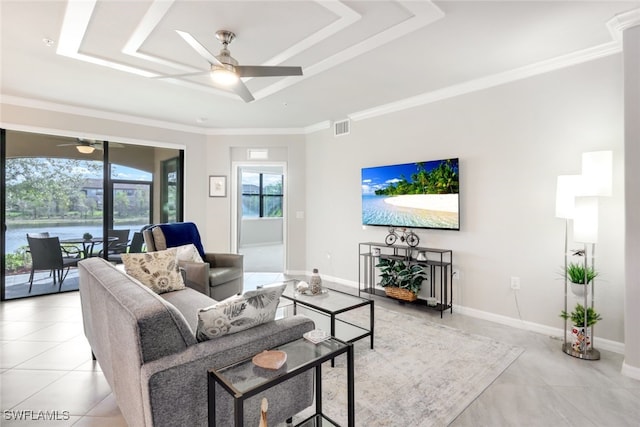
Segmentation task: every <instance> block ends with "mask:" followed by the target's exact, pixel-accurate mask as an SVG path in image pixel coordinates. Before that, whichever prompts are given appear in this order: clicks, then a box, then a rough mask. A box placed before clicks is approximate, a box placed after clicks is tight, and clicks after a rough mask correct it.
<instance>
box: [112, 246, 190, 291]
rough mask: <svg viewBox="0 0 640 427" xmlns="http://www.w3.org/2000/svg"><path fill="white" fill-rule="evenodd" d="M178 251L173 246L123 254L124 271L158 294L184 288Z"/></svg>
mask: <svg viewBox="0 0 640 427" xmlns="http://www.w3.org/2000/svg"><path fill="white" fill-rule="evenodd" d="M176 253H177V249H176V248H171V249H167V250H164V251H156V252H146V253H140V254H136V253H133V254H129V253H127V254H122V262H123V263H124V271H125V272H126V273H127V274H128V275H130V276H132V277H135V278H136V279H138V280H139V281H140V282H142V284H143V285H145V286H148V287H149V288H150V289H151V290H152V291H153V292H155V293H157V294H162V293H165V292H171V291H178V290H180V289H184V288H185V286H184V281H183V280H182V274H180V269H179V268H178V260H177V258H176Z"/></svg>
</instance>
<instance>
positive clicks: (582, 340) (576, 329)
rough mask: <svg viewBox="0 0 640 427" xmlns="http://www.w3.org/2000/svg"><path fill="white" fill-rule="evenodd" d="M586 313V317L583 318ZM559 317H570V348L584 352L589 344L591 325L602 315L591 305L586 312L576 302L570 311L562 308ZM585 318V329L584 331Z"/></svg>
mask: <svg viewBox="0 0 640 427" xmlns="http://www.w3.org/2000/svg"><path fill="white" fill-rule="evenodd" d="M585 315H586V319H585ZM560 317H562V318H563V319H571V324H572V325H573V327H572V328H571V337H572V341H571V348H572V349H573V350H575V351H579V352H584V351H585V350H586V349H587V348H589V347H590V346H591V326H593V325H595V324H596V323H597V322H598V321H599V320H602V317H601V316H600V314H599V313H597V312H596V311H595V310H594V309H593V307H588V308H587V310H586V312H585V309H584V306H583V305H582V304H580V303H578V304H576V306H575V308H574V309H573V311H572V312H571V313H567V312H566V311H564V310H562V312H561V313H560ZM585 320H586V326H587V328H586V331H585Z"/></svg>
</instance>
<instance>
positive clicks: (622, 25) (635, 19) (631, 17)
mask: <svg viewBox="0 0 640 427" xmlns="http://www.w3.org/2000/svg"><path fill="white" fill-rule="evenodd" d="M637 25H640V8H638V9H633V10H630V11H628V12H624V13H619V14H617V15H616V16H614V17H613V18H611V19H610V20H609V21H607V28H608V29H609V33H610V34H611V37H613V39H614V40H616V41H618V42H621V41H622V33H623V32H624V30H626V29H629V28H631V27H635V26H637Z"/></svg>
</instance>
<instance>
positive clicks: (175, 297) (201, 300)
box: [160, 290, 218, 338]
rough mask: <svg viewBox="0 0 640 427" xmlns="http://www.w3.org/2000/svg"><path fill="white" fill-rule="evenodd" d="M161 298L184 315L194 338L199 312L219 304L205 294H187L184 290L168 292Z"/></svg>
mask: <svg viewBox="0 0 640 427" xmlns="http://www.w3.org/2000/svg"><path fill="white" fill-rule="evenodd" d="M160 297H161V298H162V299H164V300H165V301H167V302H168V303H170V304H171V305H172V306H174V307H175V308H176V309H177V310H178V311H179V312H180V313H182V315H183V316H184V318H185V320H186V321H187V324H188V325H189V327H190V328H191V333H192V334H193V337H194V338H195V336H196V327H197V326H198V311H199V310H200V309H201V308H202V307H209V306H211V305H213V304H215V303H217V302H218V301H216V300H214V299H213V298H210V297H208V296H206V295H205V294H203V293H200V292H185V291H184V290H181V291H174V292H166V293H164V294H162V295H160Z"/></svg>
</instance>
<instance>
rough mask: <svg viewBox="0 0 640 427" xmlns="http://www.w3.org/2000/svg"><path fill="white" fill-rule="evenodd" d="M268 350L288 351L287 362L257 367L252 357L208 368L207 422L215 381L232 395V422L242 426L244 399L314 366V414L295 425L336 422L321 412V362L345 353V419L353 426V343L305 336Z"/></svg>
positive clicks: (212, 406) (211, 416)
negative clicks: (320, 339) (317, 341)
mask: <svg viewBox="0 0 640 427" xmlns="http://www.w3.org/2000/svg"><path fill="white" fill-rule="evenodd" d="M271 350H280V351H284V352H285V353H287V362H286V363H285V364H284V365H283V366H282V367H281V368H280V369H277V370H270V369H264V368H256V366H255V365H254V364H253V362H252V360H251V359H246V360H244V361H242V362H239V363H236V364H234V365H230V366H227V367H225V368H222V369H209V371H208V375H207V376H208V394H209V426H210V427H214V426H215V425H216V398H215V389H216V384H218V385H219V386H220V387H221V388H222V389H223V390H225V391H226V392H227V393H229V394H230V395H231V396H232V397H233V410H234V425H235V426H236V427H243V422H244V401H245V400H246V399H249V398H250V397H253V396H255V395H257V394H259V393H261V392H263V391H265V390H267V389H268V388H270V387H273V386H275V385H276V384H280V383H282V382H283V381H286V380H288V379H289V378H293V377H295V376H296V375H299V374H301V373H303V372H306V371H308V370H309V369H312V368H315V378H316V380H315V406H316V408H315V409H316V410H315V414H314V415H312V416H310V417H309V418H307V419H305V420H303V421H302V422H301V423H299V424H298V426H316V425H327V423H330V424H329V425H335V426H337V425H338V424H337V423H336V422H335V421H333V420H331V419H330V418H329V417H327V416H326V415H324V414H323V413H322V364H323V363H324V362H326V361H328V360H333V359H334V358H336V357H337V356H340V355H341V354H344V353H346V355H347V405H348V407H347V420H348V421H347V422H348V427H355V421H354V419H355V409H354V408H355V407H354V404H355V401H354V372H353V344H352V343H346V342H344V341H340V340H338V339H336V338H329V339H327V340H325V341H322V342H320V343H318V344H314V343H312V342H310V341H307V340H306V339H304V338H300V339H297V340H296V341H292V342H289V343H287V344H284V345H281V346H278V347H276V348H273V349H271Z"/></svg>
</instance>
